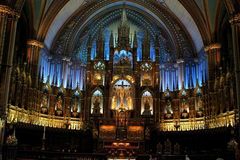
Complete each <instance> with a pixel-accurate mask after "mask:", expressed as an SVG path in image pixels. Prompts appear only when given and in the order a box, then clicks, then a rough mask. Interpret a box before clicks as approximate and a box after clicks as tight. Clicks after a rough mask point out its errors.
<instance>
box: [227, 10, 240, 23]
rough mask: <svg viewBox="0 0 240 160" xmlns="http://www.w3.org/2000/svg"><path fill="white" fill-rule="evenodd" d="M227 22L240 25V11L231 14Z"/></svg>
mask: <svg viewBox="0 0 240 160" xmlns="http://www.w3.org/2000/svg"><path fill="white" fill-rule="evenodd" d="M229 23H231V24H238V25H240V13H237V14H235V15H233V16H232V17H231V18H230V19H229Z"/></svg>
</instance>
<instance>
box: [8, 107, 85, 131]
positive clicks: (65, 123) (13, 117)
mask: <svg viewBox="0 0 240 160" xmlns="http://www.w3.org/2000/svg"><path fill="white" fill-rule="evenodd" d="M7 111H8V112H7V123H18V122H21V123H26V124H32V125H38V126H46V127H52V128H64V129H66V128H67V129H72V130H81V129H83V121H82V119H80V118H72V117H67V118H66V117H59V116H54V115H47V114H42V113H38V112H36V111H29V110H25V109H23V108H18V107H16V106H12V105H10V106H9V107H8V110H7Z"/></svg>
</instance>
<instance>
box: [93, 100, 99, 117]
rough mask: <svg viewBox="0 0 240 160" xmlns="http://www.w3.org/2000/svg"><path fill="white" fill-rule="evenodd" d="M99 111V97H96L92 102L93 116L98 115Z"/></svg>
mask: <svg viewBox="0 0 240 160" xmlns="http://www.w3.org/2000/svg"><path fill="white" fill-rule="evenodd" d="M100 109H101V107H100V97H99V96H96V97H94V102H93V114H100Z"/></svg>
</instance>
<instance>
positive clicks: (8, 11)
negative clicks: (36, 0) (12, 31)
mask: <svg viewBox="0 0 240 160" xmlns="http://www.w3.org/2000/svg"><path fill="white" fill-rule="evenodd" d="M0 13H3V14H8V15H11V16H16V17H17V18H19V17H20V13H18V12H16V11H14V10H13V9H12V8H10V7H8V6H5V5H0Z"/></svg>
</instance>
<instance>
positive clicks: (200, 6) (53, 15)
mask: <svg viewBox="0 0 240 160" xmlns="http://www.w3.org/2000/svg"><path fill="white" fill-rule="evenodd" d="M107 1H108V0H61V2H59V1H58V0H26V2H25V6H24V12H23V14H24V16H25V17H26V21H27V23H28V27H29V30H30V35H29V38H36V39H38V40H40V41H43V42H44V43H45V46H46V48H48V49H50V48H51V47H52V45H53V43H54V41H55V39H56V37H57V35H58V34H59V32H60V31H61V30H62V29H63V28H64V26H66V25H67V23H68V22H70V19H71V18H72V17H74V16H75V15H76V14H79V13H81V12H85V13H82V14H87V13H88V12H90V11H91V10H86V8H88V9H91V7H93V6H94V5H95V4H96V3H99V4H103V5H102V6H101V7H99V8H98V10H96V11H94V12H93V11H91V15H89V17H90V18H91V17H94V16H96V15H97V14H100V13H101V12H102V11H103V10H105V9H109V7H113V6H114V5H117V4H118V3H123V2H126V3H128V5H130V6H131V5H132V6H134V7H136V8H138V9H139V10H141V11H142V12H147V13H148V14H152V16H153V17H154V16H157V15H156V14H155V13H154V10H152V9H150V8H147V7H146V5H144V3H145V2H147V1H142V2H141V1H139V2H138V1H133V0H129V1H123V0H113V1H111V3H110V2H109V3H106V2H107ZM149 2H151V3H153V4H156V8H164V9H166V10H167V11H168V12H169V13H171V14H172V16H173V17H176V18H177V20H178V21H179V23H180V24H181V25H182V26H183V28H184V29H185V30H186V31H187V32H188V34H189V36H190V38H191V40H192V42H193V44H194V46H195V48H196V50H197V51H199V50H200V49H201V48H202V47H203V46H204V45H208V44H210V43H212V42H216V41H218V34H219V33H218V31H219V29H220V28H221V24H223V22H224V21H226V22H228V19H229V14H228V13H233V12H234V11H237V8H239V4H240V2H239V0H224V1H223V0H150V1H149ZM141 4H143V5H141ZM229 6H230V7H229ZM155 18H156V19H157V18H158V17H155ZM84 21H85V20H83V21H82V22H81V23H84ZM68 25H69V24H68Z"/></svg>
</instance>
